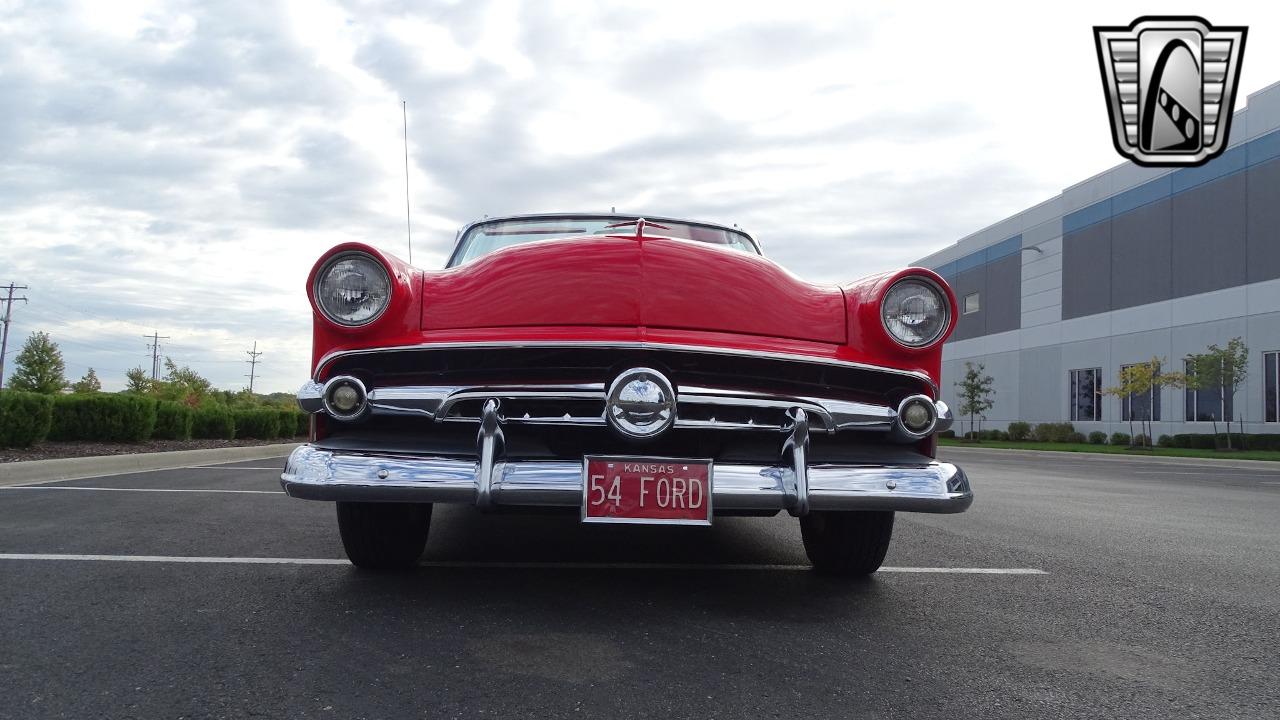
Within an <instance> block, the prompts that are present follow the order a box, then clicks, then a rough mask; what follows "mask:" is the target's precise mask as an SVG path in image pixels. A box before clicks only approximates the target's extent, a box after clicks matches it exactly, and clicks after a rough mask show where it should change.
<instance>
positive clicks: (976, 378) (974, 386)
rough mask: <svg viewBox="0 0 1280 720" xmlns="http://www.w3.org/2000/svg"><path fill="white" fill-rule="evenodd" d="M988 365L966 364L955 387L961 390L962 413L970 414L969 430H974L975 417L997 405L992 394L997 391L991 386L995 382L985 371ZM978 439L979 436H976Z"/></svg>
mask: <svg viewBox="0 0 1280 720" xmlns="http://www.w3.org/2000/svg"><path fill="white" fill-rule="evenodd" d="M986 369H987V368H986V366H985V365H983V364H982V363H978V365H977V366H974V364H973V363H971V362H966V363H965V364H964V377H963V378H961V379H960V382H958V383H956V384H955V387H956V388H957V389H958V390H959V391H960V414H961V415H962V416H963V415H968V416H969V432H973V423H974V417H975V416H979V415H982V414H983V413H985V412H986V411H988V410H990V409H991V408H992V407H994V406H995V401H994V400H993V399H992V396H993V395H995V394H996V391H995V390H994V389H993V388H992V387H991V385H992V384H993V383H994V382H995V380H993V379H992V377H991V376H990V375H987V374H986V373H985V371H986ZM974 438H975V439H977V436H976V435H975V436H974Z"/></svg>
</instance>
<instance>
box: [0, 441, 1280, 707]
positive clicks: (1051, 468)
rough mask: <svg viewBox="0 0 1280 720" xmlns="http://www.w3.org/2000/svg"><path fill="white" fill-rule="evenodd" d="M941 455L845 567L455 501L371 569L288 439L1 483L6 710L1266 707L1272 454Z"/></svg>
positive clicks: (1276, 474)
mask: <svg viewBox="0 0 1280 720" xmlns="http://www.w3.org/2000/svg"><path fill="white" fill-rule="evenodd" d="M944 457H946V453H945V452H944ZM950 459H952V460H954V461H956V462H959V463H961V464H962V465H963V466H964V467H965V468H966V469H967V470H968V471H969V473H970V475H971V477H972V478H973V481H974V486H975V491H976V492H977V500H976V502H975V503H974V506H973V508H972V509H971V510H970V511H969V512H968V513H966V514H963V515H957V516H926V515H902V514H900V515H899V516H898V524H897V528H896V532H895V539H894V543H893V546H892V548H891V550H890V552H889V557H888V559H887V560H886V565H888V566H890V567H889V569H888V570H887V571H884V572H881V573H880V574H878V575H877V576H875V577H874V578H873V579H870V580H866V581H857V582H849V581H839V580H835V579H831V578H824V577H819V576H815V575H813V574H812V573H811V572H809V571H807V570H806V569H804V567H803V565H804V562H805V559H804V554H803V549H802V547H801V544H800V534H799V528H798V526H797V523H796V522H795V521H794V520H793V519H792V518H790V517H787V516H785V515H780V516H778V517H776V518H771V519H749V518H741V519H724V520H720V521H718V522H717V524H716V526H715V527H714V528H711V529H709V530H708V529H698V528H684V529H678V530H679V531H677V532H673V531H672V529H670V528H667V529H648V528H634V527H598V526H591V527H587V526H581V525H579V524H578V523H577V522H576V520H575V519H574V518H573V517H572V516H558V515H552V516H523V515H481V514H479V513H477V512H476V511H474V510H472V509H469V508H460V507H441V508H437V512H436V514H435V516H434V520H433V526H432V530H431V538H430V541H429V543H428V546H427V555H426V557H425V559H424V560H425V561H424V565H423V567H421V568H419V569H418V570H416V571H414V572H412V573H409V574H399V575H381V574H368V573H362V572H359V571H356V570H355V569H354V568H352V567H351V566H349V565H347V564H346V563H345V562H344V561H342V558H343V553H342V548H341V544H340V542H339V540H338V535H337V529H336V524H335V520H334V517H333V515H334V511H333V506H332V505H330V504H327V503H313V502H307V501H302V500H293V499H290V498H287V497H285V496H284V495H283V494H280V493H279V485H278V482H277V477H278V466H279V464H280V462H276V461H262V460H254V461H247V462H243V463H237V464H232V465H220V466H215V467H205V468H189V469H183V470H174V471H158V472H148V473H137V474H131V475H115V476H110V477H101V478H92V479H87V480H74V481H66V482H60V483H51V484H46V485H41V486H33V487H22V488H4V489H0V608H3V614H2V615H0V717H2V718H23V719H27V718H61V717H67V718H90V717H108V718H134V717H136V718H177V717H188V718H204V717H236V718H238V717H269V718H295V717H296V718H312V717H316V718H405V717H466V718H472V717H570V716H572V717H608V718H622V717H654V718H672V717H698V718H760V717H782V718H787V717H821V718H827V717H884V718H892V717H909V718H913V719H918V718H932V717H939V718H941V717H946V718H970V717H1009V718H1028V717H1037V718H1039V717H1089V718H1097V717H1115V718H1138V717H1152V718H1171V717H1177V718H1193V717H1203V718H1227V717H1250V718H1274V717H1277V716H1280V687H1278V684H1277V682H1276V677H1277V673H1278V672H1280V661H1278V657H1280V653H1278V648H1277V646H1278V641H1280V598H1278V597H1277V596H1278V595H1280V468H1276V469H1259V468H1258V467H1257V466H1251V465H1246V464H1243V463H1241V464H1235V463H1230V462H1224V463H1222V464H1220V465H1216V466H1213V467H1203V466H1198V465H1191V464H1178V465H1170V464H1167V463H1162V462H1157V461H1154V460H1153V461H1149V462H1142V461H1139V462H1133V461H1126V460H1114V459H1106V458H1092V457H1081V458H1079V459H1077V458H1062V457H1058V456H1023V455H1019V454H1008V453H1001V452H999V451H980V450H979V451H973V450H963V451H952V452H951V455H950ZM76 488H78V489H76ZM264 558H267V559H271V560H270V561H262V559H264ZM193 560H200V561H199V562H193ZM299 560H310V561H314V562H299ZM957 569H959V570H974V569H982V570H985V571H987V572H957V571H956V570H957ZM922 570H929V571H922Z"/></svg>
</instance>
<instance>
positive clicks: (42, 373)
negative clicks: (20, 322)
mask: <svg viewBox="0 0 1280 720" xmlns="http://www.w3.org/2000/svg"><path fill="white" fill-rule="evenodd" d="M16 365H17V369H16V370H14V373H13V378H12V379H11V380H10V383H9V386H10V387H12V388H13V389H14V390H25V391H27V392H37V393H43V394H45V395H53V394H54V393H58V392H61V391H62V388H64V387H66V386H67V378H66V372H67V366H66V363H64V362H63V361H62V351H61V350H59V349H58V345H57V343H55V342H54V341H53V340H51V339H49V334H48V333H43V332H33V333H31V336H30V337H28V338H27V342H26V343H24V344H23V346H22V351H21V352H19V353H18V357H17V358H16Z"/></svg>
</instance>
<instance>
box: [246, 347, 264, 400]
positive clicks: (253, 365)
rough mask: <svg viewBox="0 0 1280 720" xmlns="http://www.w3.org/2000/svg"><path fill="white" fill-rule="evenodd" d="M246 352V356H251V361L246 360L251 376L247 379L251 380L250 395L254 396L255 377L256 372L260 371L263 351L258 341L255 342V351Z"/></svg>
mask: <svg viewBox="0 0 1280 720" xmlns="http://www.w3.org/2000/svg"><path fill="white" fill-rule="evenodd" d="M244 352H245V354H246V355H248V356H249V359H248V360H245V362H247V363H249V374H248V375H247V377H248V378H249V394H250V395H252V394H253V375H254V372H255V371H256V370H257V369H258V358H259V357H260V356H261V355H262V351H260V350H258V341H257V340H254V341H253V349H252V350H245V351H244Z"/></svg>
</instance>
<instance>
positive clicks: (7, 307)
mask: <svg viewBox="0 0 1280 720" xmlns="http://www.w3.org/2000/svg"><path fill="white" fill-rule="evenodd" d="M26 289H27V286H26V285H14V284H13V283H9V288H8V290H9V294H8V297H6V298H4V330H3V331H2V332H3V334H2V335H0V388H3V387H4V354H5V353H6V352H8V350H9V316H10V313H12V312H13V301H14V300H21V301H22V302H26V301H27V297H26V296H25V295H24V296H22V297H18V298H16V297H14V296H13V291H14V290H26Z"/></svg>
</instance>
